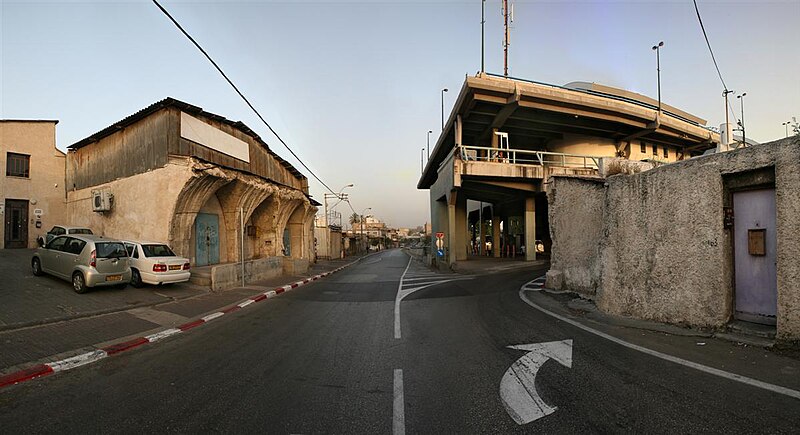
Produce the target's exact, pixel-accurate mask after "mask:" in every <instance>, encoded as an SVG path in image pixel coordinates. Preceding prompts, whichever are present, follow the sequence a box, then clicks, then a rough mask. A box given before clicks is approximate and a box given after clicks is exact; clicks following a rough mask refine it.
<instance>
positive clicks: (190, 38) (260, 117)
mask: <svg viewBox="0 0 800 435" xmlns="http://www.w3.org/2000/svg"><path fill="white" fill-rule="evenodd" d="M153 3H155V5H156V6H158V8H159V9H161V12H163V13H164V15H166V16H167V18H169V19H170V21H172V23H173V24H175V26H176V27H177V28H178V30H180V31H181V33H183V34H184V36H186V37H187V38H189V41H191V42H192V44H194V46H195V47H197V49H198V50H200V52H201V53H203V55H204V56H205V57H206V59H208V61H209V62H211V64H212V65H214V68H216V69H217V71H219V73H220V74H222V77H224V78H225V80H227V82H228V84H229V85H231V87H232V88H233V90H234V91H236V93H237V94H239V96H240V97H241V98H242V100H244V102H245V103H247V105H248V106H249V107H250V109H251V110H252V111H253V113H255V114H256V116H258V119H260V120H261V122H263V123H264V125H266V126H267V128H268V129H269V131H270V132H272V134H273V135H274V136H275V137H276V138H277V139H278V141H280V143H281V144H283V146H284V147H286V149H287V150H288V151H289V153H291V154H292V156H294V158H295V159H297V161H298V162H300V164H301V165H303V167H304V168H305V169H306V170H307V171H308V172H309V173H310V174H311V175H312V176H313V177H314V178H315V179H316V180H317V181H319V183H320V184H322V185H323V186H325V188H326V189H328V190H329V191H330V192H331V193H333V194H336V192H334V191H333V189H331V188H330V187H328V185H327V184H325V182H324V181H322V180H321V179H320V178H319V177H318V176H317V174H315V173H314V171H312V170H311V168H309V167H308V166H307V165H306V164H305V163H304V162H303V160H301V159H300V157H298V156H297V154H295V152H294V151H292V149H291V148H289V145H288V144H287V143H286V142H285V141H284V140H283V139H282V138H281V137H280V135H278V132H276V131H275V129H273V128H272V126H271V125H269V123H268V122H267V120H266V119H264V117H263V116H261V113H259V112H258V110H256V108H255V107H254V106H253V104H252V103H250V100H248V99H247V97H245V96H244V94H243V93H242V91H240V90H239V88H238V87H237V86H236V85H235V84H234V83H233V81H232V80H231V79H230V78H229V77H228V75H227V74H225V72H224V71H222V68H220V66H219V65H218V64H217V63H216V62H215V61H214V59H212V58H211V56H210V55H209V54H208V53H207V52H206V50H205V49H203V47H202V46H200V44H199V43H198V42H197V41H195V39H194V38H192V36H191V35H189V32H187V31H186V30H185V29H184V28H183V26H181V25H180V23H178V21H177V20H176V19H175V18H173V17H172V15H171V14H170V13H169V12H168V11H167V10H166V9H164V7H163V6H161V4H160V3H158V1H157V0H153Z"/></svg>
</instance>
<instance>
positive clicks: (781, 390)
mask: <svg viewBox="0 0 800 435" xmlns="http://www.w3.org/2000/svg"><path fill="white" fill-rule="evenodd" d="M519 297H520V298H521V299H522V301H523V302H525V303H526V304H528V305H530V306H531V307H533V308H535V309H537V310H539V311H541V312H542V313H544V314H547V315H548V316H551V317H555V318H556V319H558V320H561V321H562V322H566V323H569V324H570V325H572V326H574V327H576V328H579V329H582V330H584V331H586V332H588V333H590V334H594V335H596V336H598V337H602V338H605V339H606V340H608V341H611V342H614V343H617V344H619V345H620V346H625V347H627V348H628V349H633V350H636V351H639V352H642V353H645V354H648V355H651V356H654V357H656V358H661V359H663V360H664V361H669V362H673V363H675V364H680V365H682V366H686V367H691V368H693V369H695V370H699V371H701V372H705V373H709V374H712V375H715V376H719V377H722V378H725V379H730V380H732V381H736V382H741V383H743V384H747V385H750V386H753V387H757V388H762V389H764V390H768V391H772V392H775V393H778V394H783V395H785V396H789V397H793V398H795V399H800V391H797V390H792V389H791V388H786V387H782V386H780V385H773V384H769V383H766V382H763V381H759V380H757V379H753V378H748V377H747V376H742V375H737V374H736V373H730V372H726V371H724V370H720V369H715V368H714V367H709V366H704V365H702V364H698V363H696V362H692V361H689V360H685V359H683V358H678V357H676V356H672V355H668V354H666V353H661V352H659V351H657V350H652V349H648V348H646V347H644V346H639V345H638V344H633V343H629V342H627V341H625V340H623V339H621V338H617V337H614V336H612V335H609V334H606V333H605V332H602V331H598V330H596V329H594V328H590V327H588V326H586V325H584V324H583V323H581V322H578V321H577V320H573V319H570V318H567V317H565V316H562V315H560V314H556V313H554V312H552V311H549V310H547V309H545V308H542V307H540V306H539V305H536V304H535V303H533V301H531V300H530V299H528V297H527V296H526V295H525V286H523V287H522V288H521V289H520V290H519Z"/></svg>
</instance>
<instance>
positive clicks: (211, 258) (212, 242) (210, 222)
mask: <svg viewBox="0 0 800 435" xmlns="http://www.w3.org/2000/svg"><path fill="white" fill-rule="evenodd" d="M194 222H195V224H194V231H195V233H194V234H195V255H196V258H195V264H196V265H198V266H206V265H209V264H217V263H219V216H217V215H215V214H208V213H197V218H196V219H195V221H194Z"/></svg>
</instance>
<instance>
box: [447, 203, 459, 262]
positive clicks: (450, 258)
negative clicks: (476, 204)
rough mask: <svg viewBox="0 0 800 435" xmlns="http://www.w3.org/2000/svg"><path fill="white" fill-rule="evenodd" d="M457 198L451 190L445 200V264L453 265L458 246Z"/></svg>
mask: <svg viewBox="0 0 800 435" xmlns="http://www.w3.org/2000/svg"><path fill="white" fill-rule="evenodd" d="M457 198H458V193H457V192H451V193H450V197H449V198H448V201H447V230H446V231H445V235H446V236H447V239H446V240H445V246H446V247H447V264H449V265H453V264H455V263H456V260H457V259H456V249H455V247H456V246H458V236H457V231H456V200H457Z"/></svg>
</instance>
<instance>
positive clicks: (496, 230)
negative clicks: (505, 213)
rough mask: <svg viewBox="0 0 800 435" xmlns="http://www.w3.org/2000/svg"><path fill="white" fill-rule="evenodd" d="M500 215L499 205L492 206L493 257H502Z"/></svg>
mask: <svg viewBox="0 0 800 435" xmlns="http://www.w3.org/2000/svg"><path fill="white" fill-rule="evenodd" d="M500 249H501V248H500V215H498V214H497V207H492V257H494V258H500Z"/></svg>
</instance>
